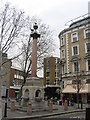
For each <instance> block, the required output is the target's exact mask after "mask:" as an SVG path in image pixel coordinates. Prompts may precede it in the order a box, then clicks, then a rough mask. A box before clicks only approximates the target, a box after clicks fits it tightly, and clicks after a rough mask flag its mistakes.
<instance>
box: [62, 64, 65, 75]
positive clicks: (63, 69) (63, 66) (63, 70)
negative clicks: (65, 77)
mask: <svg viewBox="0 0 90 120" xmlns="http://www.w3.org/2000/svg"><path fill="white" fill-rule="evenodd" d="M64 73H65V65H64V64H63V65H62V74H64Z"/></svg>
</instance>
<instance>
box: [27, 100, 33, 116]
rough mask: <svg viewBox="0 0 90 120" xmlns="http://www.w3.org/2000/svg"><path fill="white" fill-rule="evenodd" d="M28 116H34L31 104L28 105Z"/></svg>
mask: <svg viewBox="0 0 90 120" xmlns="http://www.w3.org/2000/svg"><path fill="white" fill-rule="evenodd" d="M27 115H32V105H31V102H29V103H28V108H27Z"/></svg>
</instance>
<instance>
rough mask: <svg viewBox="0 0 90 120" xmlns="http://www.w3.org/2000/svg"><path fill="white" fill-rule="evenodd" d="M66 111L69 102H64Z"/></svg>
mask: <svg viewBox="0 0 90 120" xmlns="http://www.w3.org/2000/svg"><path fill="white" fill-rule="evenodd" d="M64 110H65V111H66V110H68V103H67V100H65V102H64Z"/></svg>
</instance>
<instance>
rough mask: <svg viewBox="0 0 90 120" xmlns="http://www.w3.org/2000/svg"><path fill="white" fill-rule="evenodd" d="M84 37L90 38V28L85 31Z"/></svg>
mask: <svg viewBox="0 0 90 120" xmlns="http://www.w3.org/2000/svg"><path fill="white" fill-rule="evenodd" d="M84 38H90V28H88V29H86V30H85V31H84Z"/></svg>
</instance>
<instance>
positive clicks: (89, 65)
mask: <svg viewBox="0 0 90 120" xmlns="http://www.w3.org/2000/svg"><path fill="white" fill-rule="evenodd" d="M88 71H90V60H88Z"/></svg>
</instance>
